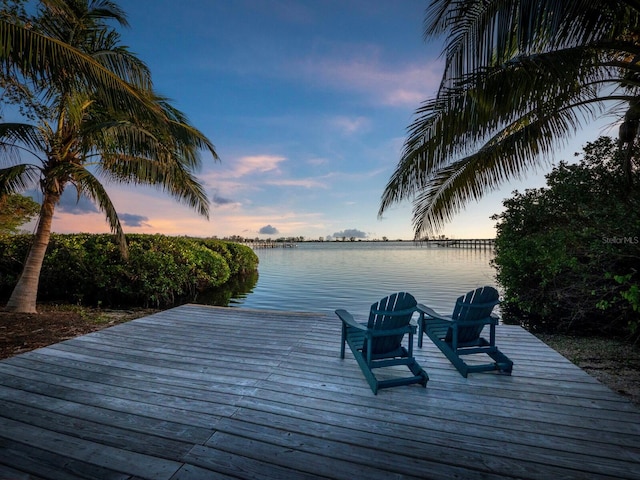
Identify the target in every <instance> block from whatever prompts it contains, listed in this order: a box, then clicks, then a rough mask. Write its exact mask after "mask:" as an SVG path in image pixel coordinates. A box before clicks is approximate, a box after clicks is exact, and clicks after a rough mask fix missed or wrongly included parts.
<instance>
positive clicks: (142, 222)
mask: <svg viewBox="0 0 640 480" xmlns="http://www.w3.org/2000/svg"><path fill="white" fill-rule="evenodd" d="M118 217H119V218H120V221H121V222H122V225H124V226H126V227H148V226H149V224H148V223H147V222H148V221H149V217H145V216H144V215H136V214H134V213H121V214H119V215H118Z"/></svg>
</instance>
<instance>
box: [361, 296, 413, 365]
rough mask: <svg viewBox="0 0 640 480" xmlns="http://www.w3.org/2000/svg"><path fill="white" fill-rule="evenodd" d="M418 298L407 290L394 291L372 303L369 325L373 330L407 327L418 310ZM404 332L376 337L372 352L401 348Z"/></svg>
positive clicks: (386, 351) (377, 352)
mask: <svg viewBox="0 0 640 480" xmlns="http://www.w3.org/2000/svg"><path fill="white" fill-rule="evenodd" d="M417 304H418V302H417V301H416V299H415V298H414V297H413V295H411V294H410V293H407V292H399V293H394V294H393V295H389V296H388V297H385V298H383V299H382V300H380V301H379V302H377V303H374V304H373V305H371V310H370V313H369V322H368V323H367V327H368V328H369V329H372V330H394V329H396V328H402V327H406V326H407V325H408V324H409V322H411V317H412V316H413V313H414V312H415V311H416V305H417ZM403 337H404V333H403V334H399V335H390V336H384V337H375V338H373V341H372V347H371V350H372V351H371V353H372V354H374V355H378V354H385V353H388V352H392V351H394V350H397V349H398V348H400V346H401V344H402V338H403Z"/></svg>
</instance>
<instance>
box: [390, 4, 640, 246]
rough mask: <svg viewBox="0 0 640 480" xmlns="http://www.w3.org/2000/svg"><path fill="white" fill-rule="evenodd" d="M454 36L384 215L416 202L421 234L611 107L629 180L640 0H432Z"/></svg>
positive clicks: (431, 25)
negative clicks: (391, 208)
mask: <svg viewBox="0 0 640 480" xmlns="http://www.w3.org/2000/svg"><path fill="white" fill-rule="evenodd" d="M442 35H443V36H444V37H445V47H444V50H443V54H442V56H443V58H444V62H445V66H444V73H443V76H442V81H441V83H440V87H439V90H438V92H437V94H436V95H435V96H434V97H433V98H431V99H428V100H426V101H425V102H424V103H423V104H422V105H421V107H420V108H419V109H418V110H417V112H416V118H415V120H414V122H413V123H412V124H411V125H410V127H409V131H408V137H407V139H406V141H405V145H404V150H403V153H402V155H401V158H400V160H399V163H398V164H397V167H396V169H395V171H394V172H393V174H392V176H391V178H390V180H389V182H388V184H387V186H386V188H385V190H384V193H383V195H382V199H381V205H380V210H379V214H380V215H382V214H383V213H384V212H385V211H386V210H387V209H388V207H389V206H390V205H392V204H394V203H396V202H400V201H403V200H410V201H413V225H414V232H415V236H416V238H421V237H423V236H424V235H427V234H431V233H433V232H434V231H436V230H438V229H440V228H441V227H442V226H443V225H444V224H445V223H446V222H447V221H449V220H450V219H451V218H452V217H453V216H454V215H455V214H456V213H457V212H459V211H460V210H461V209H463V208H464V207H465V206H466V205H467V204H468V203H469V202H470V201H473V200H478V199H480V198H482V197H483V195H485V194H486V193H487V192H488V191H491V190H493V189H496V188H497V187H498V186H499V185H500V184H502V183H503V182H505V181H507V180H509V179H514V178H519V177H520V176H521V175H522V174H523V173H524V172H526V171H527V169H529V168H530V167H532V166H534V165H538V164H539V163H541V162H545V161H547V160H549V159H551V158H552V157H553V152H554V150H555V149H556V148H557V147H559V146H563V145H564V142H565V141H566V140H567V139H568V137H569V136H571V135H572V134H573V133H575V132H576V131H577V130H578V129H579V128H581V127H582V126H583V125H585V124H587V123H588V122H590V121H592V120H594V119H596V118H600V117H601V116H602V115H604V114H609V115H611V123H612V124H616V123H620V131H619V142H620V147H621V149H622V150H623V151H624V156H623V158H624V161H623V169H624V172H625V175H626V178H627V182H629V183H630V182H631V181H632V180H633V174H632V172H633V170H634V169H635V168H637V162H638V157H637V138H638V128H639V126H640V84H639V80H640V2H638V0H572V1H565V0H560V1H559V0H526V1H525V0H432V1H431V3H430V5H429V7H428V9H427V14H426V18H425V38H427V39H433V38H436V37H439V36H442Z"/></svg>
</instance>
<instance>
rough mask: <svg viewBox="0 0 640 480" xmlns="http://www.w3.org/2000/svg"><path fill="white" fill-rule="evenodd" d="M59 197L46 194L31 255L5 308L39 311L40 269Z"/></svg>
mask: <svg viewBox="0 0 640 480" xmlns="http://www.w3.org/2000/svg"><path fill="white" fill-rule="evenodd" d="M58 198H59V195H55V194H51V193H47V194H45V197H44V201H43V202H42V208H41V209H40V218H39V219H38V228H37V230H36V234H35V237H34V239H33V244H32V245H31V248H30V249H29V255H28V256H27V259H26V261H25V263H24V267H23V269H22V274H21V275H20V278H19V279H18V283H17V284H16V286H15V288H14V289H13V292H12V293H11V298H9V301H8V302H7V306H6V307H5V310H7V311H9V312H18V313H38V312H37V310H36V302H37V299H38V284H39V282H40V270H41V269H42V263H43V261H44V255H45V253H46V251H47V246H48V245H49V238H50V237H51V224H52V222H53V212H54V210H55V206H56V203H57V201H58Z"/></svg>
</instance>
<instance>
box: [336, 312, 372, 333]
mask: <svg viewBox="0 0 640 480" xmlns="http://www.w3.org/2000/svg"><path fill="white" fill-rule="evenodd" d="M336 315H337V316H338V318H340V320H342V322H343V323H345V324H347V325H348V326H350V327H353V328H357V329H359V330H362V331H366V330H367V326H366V325H362V324H361V323H358V322H357V321H356V319H355V318H353V315H351V314H350V313H349V312H347V311H346V310H336Z"/></svg>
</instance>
